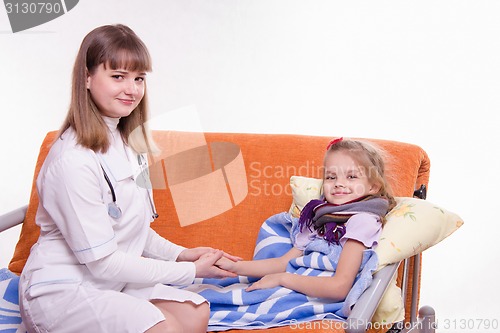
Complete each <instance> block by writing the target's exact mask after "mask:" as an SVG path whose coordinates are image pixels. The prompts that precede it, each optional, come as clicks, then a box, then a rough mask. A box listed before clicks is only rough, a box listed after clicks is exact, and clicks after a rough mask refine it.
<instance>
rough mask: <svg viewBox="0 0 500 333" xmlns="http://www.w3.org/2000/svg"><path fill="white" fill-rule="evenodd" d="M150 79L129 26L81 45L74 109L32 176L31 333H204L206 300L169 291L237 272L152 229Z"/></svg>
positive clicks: (25, 300) (100, 32)
mask: <svg viewBox="0 0 500 333" xmlns="http://www.w3.org/2000/svg"><path fill="white" fill-rule="evenodd" d="M149 71H151V60H150V56H149V53H148V50H147V48H146V46H145V45H144V44H143V42H142V41H141V40H140V39H139V38H138V37H137V36H136V34H135V33H134V32H133V31H132V30H130V28H128V27H126V26H123V25H108V26H102V27H99V28H96V29H94V30H93V31H91V32H90V33H89V34H88V35H87V36H86V37H85V38H84V40H83V42H82V44H81V47H80V50H79V53H78V55H77V58H76V61H75V65H74V69H73V81H72V84H73V85H72V98H71V105H70V108H69V112H68V115H67V118H66V120H65V121H64V123H63V126H62V127H61V130H60V133H59V136H58V138H57V140H56V141H55V142H54V144H53V146H52V147H51V150H50V152H49V154H48V155H47V158H46V160H45V162H44V164H43V166H42V168H41V171H40V174H39V176H38V179H37V190H38V195H39V199H40V205H39V207H38V212H37V216H36V223H37V224H38V225H39V226H40V230H41V233H40V238H39V239H38V241H37V243H36V244H35V245H34V246H33V248H32V249H31V253H30V256H29V258H28V261H27V263H26V266H25V268H24V270H23V272H22V275H21V280H20V306H21V316H22V318H23V321H24V323H25V325H26V328H27V330H28V332H65V333H67V332H78V333H81V332H93V333H95V332H120V333H121V332H137V333H138V332H187V333H193V332H205V331H206V328H207V323H208V317H209V306H208V304H207V302H206V300H205V299H203V298H202V297H201V296H199V295H197V294H195V293H191V292H187V291H184V290H180V289H177V288H173V287H169V286H167V285H168V284H170V285H186V284H190V283H191V282H192V281H193V279H194V278H195V277H228V276H234V274H232V273H229V272H226V271H223V270H221V269H219V268H217V267H216V266H214V263H215V262H216V261H217V260H218V259H219V258H220V257H221V256H223V255H225V256H227V257H230V258H232V259H233V260H236V259H237V258H235V257H232V256H229V255H226V254H224V253H223V252H222V251H219V250H215V249H212V248H208V247H200V248H194V249H186V248H184V247H181V246H179V245H176V244H173V243H171V242H169V241H168V240H166V239H164V238H162V237H160V236H159V235H158V234H157V233H156V232H155V231H153V230H152V229H151V228H150V223H151V222H152V221H153V220H154V218H155V214H156V213H155V209H154V205H153V201H152V198H151V193H150V190H148V189H147V188H144V187H145V186H144V184H148V182H149V179H148V177H147V165H146V160H147V159H146V158H145V156H147V155H146V154H148V153H151V152H152V150H153V149H154V143H153V142H152V141H151V139H150V136H149V134H148V133H149V132H148V131H147V129H146V128H145V122H146V121H147V120H148V110H147V105H146V83H145V79H146V73H147V72H149ZM135 129H138V130H135ZM134 130H135V131H134ZM146 187H147V186H146Z"/></svg>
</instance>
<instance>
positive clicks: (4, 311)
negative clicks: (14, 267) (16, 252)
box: [0, 268, 26, 333]
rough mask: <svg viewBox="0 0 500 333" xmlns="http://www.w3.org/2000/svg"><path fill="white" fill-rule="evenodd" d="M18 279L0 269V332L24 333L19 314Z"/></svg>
mask: <svg viewBox="0 0 500 333" xmlns="http://www.w3.org/2000/svg"><path fill="white" fill-rule="evenodd" d="M18 283H19V277H18V276H17V275H15V274H14V273H12V272H10V271H9V270H8V269H6V268H2V269H0V332H1V333H25V332H26V329H25V328H24V325H23V324H22V322H21V314H20V312H19V296H18V293H19V288H18Z"/></svg>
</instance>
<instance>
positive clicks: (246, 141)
mask: <svg viewBox="0 0 500 333" xmlns="http://www.w3.org/2000/svg"><path fill="white" fill-rule="evenodd" d="M55 135H56V133H55V132H50V133H48V134H47V136H46V138H45V140H44V142H43V143H42V146H41V148H40V154H39V157H38V161H37V164H36V169H35V174H34V178H36V176H37V174H38V172H39V170H40V167H41V165H42V163H43V160H44V158H45V156H46V154H47V152H48V150H49V148H50V144H51V142H52V141H53V140H54V139H55ZM154 137H155V140H156V141H157V143H158V145H159V146H160V148H161V149H162V151H163V153H162V154H163V155H160V156H159V157H158V158H157V159H156V162H157V163H155V164H154V168H152V169H151V170H152V174H151V176H152V179H153V185H154V200H155V205H156V209H157V212H158V214H159V218H158V219H157V220H156V221H155V222H154V223H153V224H152V225H153V228H154V229H155V230H156V231H157V232H158V233H159V234H161V235H163V236H165V237H166V238H168V239H169V240H171V241H173V242H175V243H178V244H181V245H183V246H186V247H194V246H204V245H205V246H212V247H215V248H219V249H222V250H224V251H227V252H229V253H232V254H236V255H239V256H241V257H243V258H245V259H250V258H251V257H252V255H253V251H254V245H255V241H256V238H257V233H258V231H259V228H260V226H261V224H262V223H263V221H265V220H266V218H268V217H269V216H271V215H273V214H276V213H278V212H282V211H288V210H289V208H290V205H291V203H292V191H291V188H290V177H291V176H304V177H316V178H321V172H322V159H323V154H324V151H325V147H326V145H327V144H328V143H329V142H330V140H331V139H332V138H330V137H319V136H304V135H285V134H243V133H187V132H175V131H155V132H154ZM368 140H369V141H372V142H374V143H376V144H377V145H379V146H380V147H382V148H383V149H384V150H385V151H386V152H387V153H388V158H387V173H388V177H389V179H390V182H391V186H392V189H393V192H394V195H395V196H401V197H412V196H413V195H414V191H415V189H418V188H420V187H421V186H422V185H423V186H425V187H427V185H428V180H429V168H430V164H429V159H428V157H427V154H426V153H425V151H423V150H422V149H421V148H420V147H418V146H416V145H412V144H407V143H402V142H395V141H387V140H375V139H368ZM167 170H168V172H167ZM221 180H222V181H221ZM200 188H201V189H202V190H201V191H200ZM245 188H246V189H245ZM212 190H213V191H215V192H213V193H212V192H210V191H212ZM214 193H215V194H214ZM200 196H201V198H202V199H203V200H193V198H197V197H200ZM200 202H201V203H200ZM37 205H38V198H37V194H36V189H35V187H34V183H33V189H32V193H31V198H30V202H29V205H28V206H27V210H26V215H25V217H24V221H23V226H22V231H21V235H20V239H19V242H18V243H17V246H16V249H15V253H14V256H13V258H12V260H11V262H10V265H9V269H10V270H11V271H12V272H14V273H17V274H19V273H20V272H21V270H22V269H23V266H24V264H25V262H26V259H27V257H28V254H29V249H30V247H31V246H32V245H33V244H34V243H35V242H36V240H37V237H38V234H39V230H38V228H37V226H36V225H35V223H34V218H35V213H36V210H37ZM193 216H194V218H193ZM420 265H421V264H420V255H416V256H414V257H413V258H411V259H410V260H408V262H407V263H406V264H405V266H404V267H403V265H401V266H400V267H399V270H397V272H396V274H398V284H399V285H401V283H403V282H404V284H405V285H404V286H403V288H402V289H403V290H404V291H406V295H405V300H406V301H405V312H406V316H405V317H406V318H408V319H406V320H407V321H408V320H410V319H411V318H415V317H416V315H417V311H418V294H419V288H420V271H419V268H420ZM396 269H397V265H396V266H394V267H392V270H393V271H395V270H396ZM404 272H407V273H409V274H407V276H405V277H404V278H403V273H404ZM379 293H380V291H379ZM381 293H383V290H382V291H381ZM378 297H380V295H379V296H378ZM372 302H374V304H375V306H376V304H378V303H377V302H378V301H377V300H375V301H372ZM356 307H357V306H356ZM356 307H355V308H356ZM318 326H319V327H318V328H317V329H316V328H315V330H314V332H332V327H333V326H335V325H333V326H328V327H322V325H318ZM344 328H345V325H343V324H342V323H339V324H338V325H336V328H334V329H333V331H336V332H343V331H345V330H344ZM386 330H387V327H385V328H380V327H379V328H377V329H370V331H371V332H374V331H386ZM268 331H269V332H275V333H278V332H280V333H284V332H310V331H311V329H310V327H309V328H302V329H301V328H298V327H295V328H292V327H279V328H272V329H268ZM346 331H353V332H354V331H355V332H357V331H364V328H359V327H357V328H349V329H347V330H346Z"/></svg>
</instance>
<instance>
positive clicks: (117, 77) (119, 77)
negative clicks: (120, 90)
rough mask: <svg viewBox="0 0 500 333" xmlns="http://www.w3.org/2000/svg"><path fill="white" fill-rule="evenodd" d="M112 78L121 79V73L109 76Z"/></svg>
mask: <svg viewBox="0 0 500 333" xmlns="http://www.w3.org/2000/svg"><path fill="white" fill-rule="evenodd" d="M111 77H112V78H113V79H116V80H121V79H123V75H112V76H111Z"/></svg>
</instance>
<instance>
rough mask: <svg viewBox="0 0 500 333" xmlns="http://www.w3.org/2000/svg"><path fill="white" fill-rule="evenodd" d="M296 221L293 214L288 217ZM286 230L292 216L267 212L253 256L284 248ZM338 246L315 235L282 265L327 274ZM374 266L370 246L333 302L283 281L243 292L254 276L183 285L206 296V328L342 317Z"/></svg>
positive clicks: (293, 270)
mask: <svg viewBox="0 0 500 333" xmlns="http://www.w3.org/2000/svg"><path fill="white" fill-rule="evenodd" d="M296 222H297V221H296V220H295V219H294V222H293V223H296ZM291 230H292V219H291V218H290V216H289V215H288V214H286V213H282V214H277V215H274V216H272V217H271V218H269V219H268V220H267V221H266V222H265V223H264V224H263V225H262V227H261V230H260V232H259V236H258V239H257V245H256V248H255V253H254V259H263V258H269V257H276V256H279V255H281V254H283V253H285V252H287V251H288V250H289V249H290V248H291V247H292V242H291V237H290V234H291V233H292V232H291ZM340 251H341V247H340V246H339V245H333V244H328V243H327V242H326V241H325V240H315V241H313V242H311V243H310V244H309V245H308V246H307V247H306V250H305V252H304V256H303V257H299V258H297V259H293V260H291V261H290V262H289V264H288V268H287V271H288V272H290V273H295V274H301V275H310V276H332V275H334V274H335V269H336V266H337V263H338V259H339V256H340ZM376 267H377V256H376V254H375V252H374V251H373V250H365V252H364V256H363V262H362V266H361V269H360V272H359V273H358V276H357V277H356V281H355V284H354V286H353V288H352V289H351V291H350V293H349V295H348V296H347V298H346V300H345V301H343V302H338V303H331V302H330V301H329V300H327V299H319V298H312V297H307V296H305V295H304V294H301V293H298V292H295V291H292V290H290V289H287V288H283V287H276V288H271V289H262V290H255V291H251V292H246V291H245V288H246V287H247V286H248V285H249V283H252V282H253V281H255V279H253V280H252V279H249V278H247V277H238V278H228V279H203V280H201V279H200V280H197V281H196V282H195V284H193V285H192V286H189V287H187V289H189V290H191V291H196V292H198V293H200V294H201V295H202V296H204V297H205V298H206V299H207V300H208V301H210V308H211V316H210V322H209V331H224V330H228V329H232V328H238V329H256V328H267V327H277V326H285V325H292V324H296V323H299V322H304V321H311V320H322V319H330V320H340V321H343V320H345V318H347V317H348V315H349V313H350V309H351V308H352V305H354V303H355V302H356V301H357V299H358V298H359V296H361V294H362V293H363V291H364V290H365V289H366V288H367V287H368V286H369V285H370V283H371V281H372V273H373V272H374V270H375V268H376Z"/></svg>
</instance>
